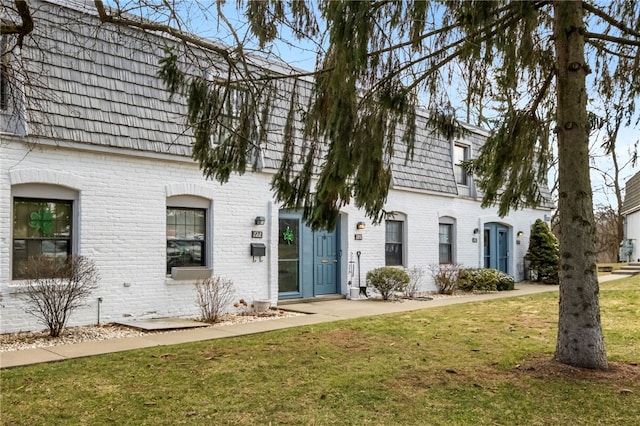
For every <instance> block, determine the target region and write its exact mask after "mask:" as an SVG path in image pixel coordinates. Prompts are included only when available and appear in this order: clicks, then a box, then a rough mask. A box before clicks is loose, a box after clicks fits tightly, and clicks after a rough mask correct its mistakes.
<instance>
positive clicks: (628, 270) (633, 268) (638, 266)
mask: <svg viewBox="0 0 640 426" xmlns="http://www.w3.org/2000/svg"><path fill="white" fill-rule="evenodd" d="M612 274H614V275H637V274H640V263H637V262H633V263H629V264H628V265H627V266H623V267H621V268H620V269H618V270H615V271H613V272H612Z"/></svg>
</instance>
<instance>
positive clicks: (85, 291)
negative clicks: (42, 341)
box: [20, 256, 100, 337]
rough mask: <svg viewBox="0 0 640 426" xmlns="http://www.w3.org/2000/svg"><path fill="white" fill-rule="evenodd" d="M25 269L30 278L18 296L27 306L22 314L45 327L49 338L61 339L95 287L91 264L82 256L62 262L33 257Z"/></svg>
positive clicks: (94, 273) (95, 278) (97, 276)
mask: <svg viewBox="0 0 640 426" xmlns="http://www.w3.org/2000/svg"><path fill="white" fill-rule="evenodd" d="M24 268H26V271H27V272H26V274H25V275H26V276H28V277H31V278H28V279H27V280H26V281H27V283H26V286H25V288H24V290H22V291H21V295H20V297H21V298H22V299H23V300H24V301H25V302H26V304H27V308H26V309H25V311H26V312H27V313H28V314H31V315H33V316H34V317H36V318H37V320H38V322H40V323H41V324H43V325H44V326H45V327H47V329H48V330H49V335H50V336H51V337H58V336H60V333H61V332H62V330H63V329H64V327H65V326H66V324H67V321H68V320H69V316H70V315H71V314H72V313H73V312H74V311H75V310H76V309H78V308H80V307H82V306H84V305H85V300H86V299H87V298H88V297H89V296H90V295H91V293H92V292H93V291H94V290H96V289H97V288H98V281H99V280H100V275H99V274H98V270H97V269H96V267H95V264H94V262H93V261H92V260H91V259H88V258H86V257H82V256H71V257H69V258H67V259H65V260H62V261H61V260H60V259H56V258H55V257H49V256H35V257H32V258H29V259H28V260H27V261H26V262H25V265H24Z"/></svg>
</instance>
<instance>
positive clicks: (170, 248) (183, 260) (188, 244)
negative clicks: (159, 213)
mask: <svg viewBox="0 0 640 426" xmlns="http://www.w3.org/2000/svg"><path fill="white" fill-rule="evenodd" d="M206 213H207V211H206V209H188V208H168V209H167V274H170V273H171V268H173V267H181V266H204V265H206V256H205V247H206V246H205V244H206V233H207V222H206Z"/></svg>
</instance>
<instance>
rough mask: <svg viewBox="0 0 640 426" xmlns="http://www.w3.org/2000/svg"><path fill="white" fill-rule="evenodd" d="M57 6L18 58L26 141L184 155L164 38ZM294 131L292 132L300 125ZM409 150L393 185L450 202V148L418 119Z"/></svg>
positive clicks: (273, 162) (272, 149)
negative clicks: (166, 75) (165, 77)
mask: <svg viewBox="0 0 640 426" xmlns="http://www.w3.org/2000/svg"><path fill="white" fill-rule="evenodd" d="M2 1H5V0H2ZM65 1H66V2H67V4H68V5H71V6H72V8H71V9H68V8H64V7H61V6H60V5H59V2H58V4H56V3H52V2H49V1H43V2H40V3H38V4H37V7H34V8H33V11H32V13H33V16H34V20H35V22H36V25H35V28H34V32H33V34H32V35H31V36H29V37H27V38H26V39H25V47H24V49H23V53H22V55H23V58H24V59H25V60H27V62H28V64H29V72H30V78H31V79H32V84H33V85H32V87H31V88H28V89H27V90H28V93H27V96H28V98H29V99H30V104H29V105H28V113H29V120H30V128H31V135H33V136H39V137H45V138H46V137H48V138H53V139H55V140H56V141H61V142H62V141H74V142H80V143H85V144H90V145H98V146H108V147H116V148H126V149H133V150H143V151H150V152H156V153H168V154H174V155H179V156H186V157H188V156H190V155H191V139H192V138H191V132H190V131H189V130H186V127H185V119H184V112H185V104H184V102H180V99H174V101H173V102H169V100H168V98H169V96H168V92H167V91H166V90H165V88H164V86H163V83H162V82H161V80H160V79H159V78H158V77H157V75H156V74H157V70H158V60H159V58H161V57H162V56H163V51H162V47H163V45H164V43H166V42H167V40H166V39H164V38H161V37H160V36H159V35H157V34H156V35H154V34H151V33H142V32H141V31H139V30H136V29H132V28H125V27H119V26H114V25H103V24H101V23H100V21H99V19H98V17H97V16H96V12H95V7H93V6H92V2H89V3H86V2H84V1H82V0H65ZM34 3H35V2H34ZM283 84H284V83H283ZM309 84H310V83H309ZM300 90H301V91H303V92H304V91H308V90H309V87H303V88H301V89H300ZM285 102H286V100H281V101H280V103H279V104H278V105H276V107H275V108H274V110H273V114H272V117H271V118H270V120H271V122H270V123H269V134H268V137H267V141H265V147H264V149H263V154H264V166H265V167H266V168H267V169H275V168H277V167H278V165H279V163H280V161H281V159H282V148H281V146H282V144H281V140H280V139H281V137H282V134H283V129H284V124H285V117H286V114H287V106H286V103H285ZM297 127H298V135H300V134H301V128H300V127H301V124H300V123H299V122H298V123H297ZM471 132H472V133H471V135H469V136H468V137H466V139H467V142H469V143H470V145H471V146H472V148H473V152H472V156H473V154H475V153H476V152H477V149H478V148H479V147H480V146H481V145H482V143H483V141H484V138H485V137H486V133H484V132H483V131H480V130H478V129H474V128H471ZM414 149H415V151H414V152H415V153H414V157H413V160H410V161H405V154H406V147H404V146H402V145H400V144H396V148H395V155H396V157H395V161H394V164H393V181H392V185H393V186H394V187H397V188H410V189H416V190H424V191H435V192H439V193H445V194H452V195H456V194H457V186H456V183H455V178H454V174H453V164H452V154H451V142H450V141H448V140H445V139H443V138H441V137H438V136H435V135H434V134H432V132H431V131H430V130H429V129H427V126H426V120H425V119H424V118H422V117H419V119H418V125H417V140H416V144H415V148H414ZM545 190H546V189H545Z"/></svg>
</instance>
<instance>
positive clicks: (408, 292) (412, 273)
mask: <svg viewBox="0 0 640 426" xmlns="http://www.w3.org/2000/svg"><path fill="white" fill-rule="evenodd" d="M407 274H409V284H407V287H406V288H405V289H404V295H405V297H408V298H410V299H413V298H414V297H416V295H417V293H418V289H419V288H420V284H421V283H422V278H423V277H424V269H422V268H421V267H420V266H415V265H414V266H412V267H411V268H409V269H407Z"/></svg>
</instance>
